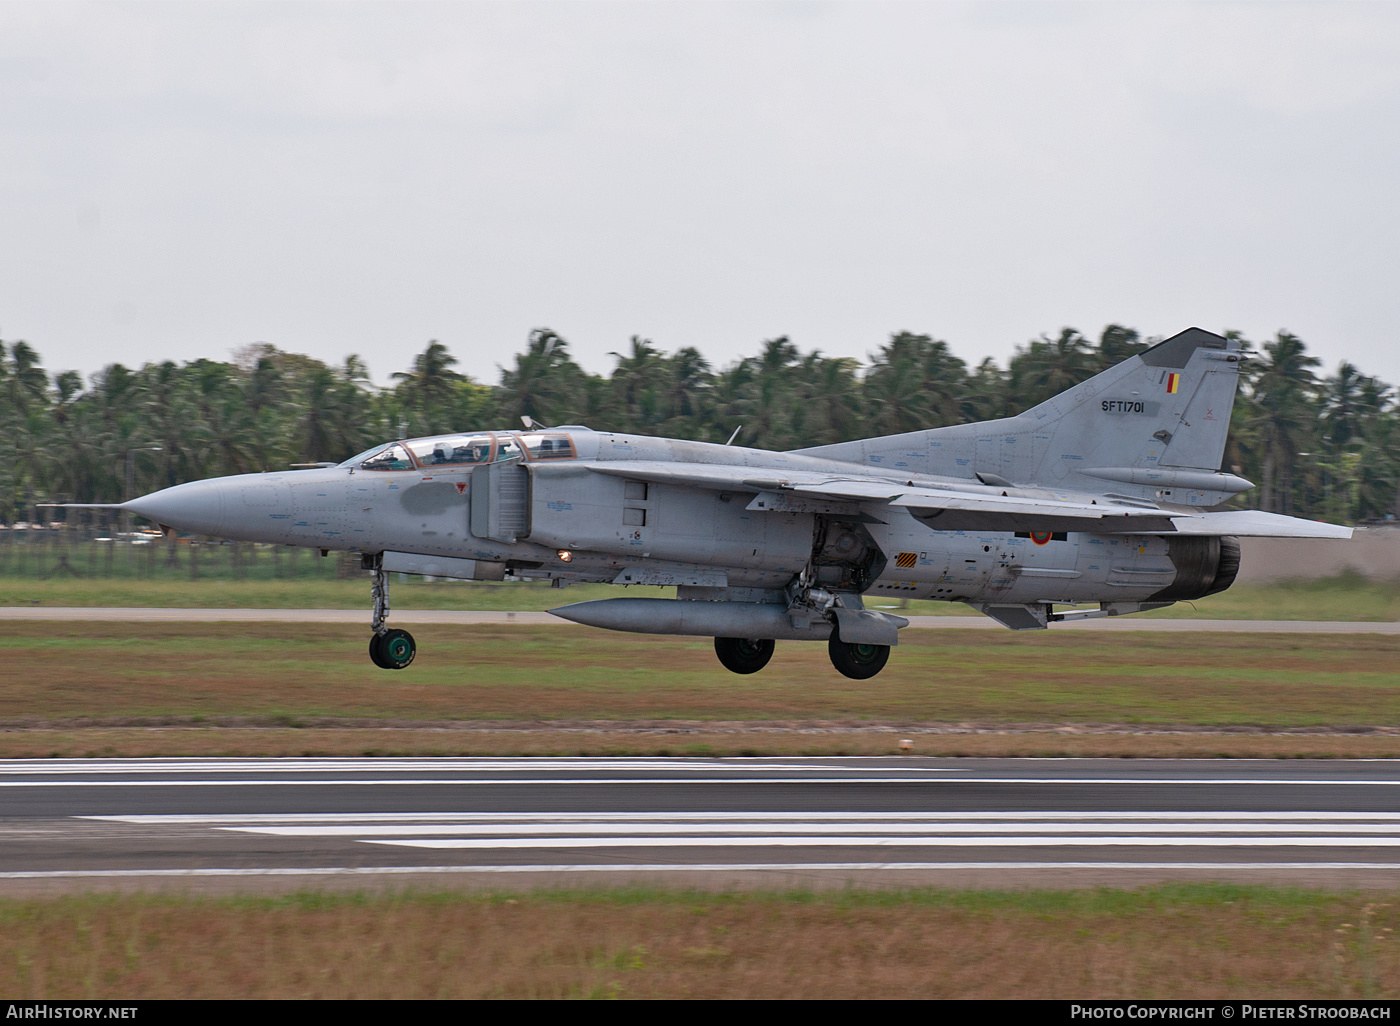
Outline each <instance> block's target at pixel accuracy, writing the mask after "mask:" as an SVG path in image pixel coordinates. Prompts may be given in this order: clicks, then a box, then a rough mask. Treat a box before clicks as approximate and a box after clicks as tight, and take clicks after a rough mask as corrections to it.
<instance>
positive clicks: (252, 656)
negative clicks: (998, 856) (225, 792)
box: [0, 622, 1400, 727]
mask: <svg viewBox="0 0 1400 1026" xmlns="http://www.w3.org/2000/svg"><path fill="white" fill-rule="evenodd" d="M367 634H368V632H367V630H366V629H362V628H356V627H352V626H343V625H330V624H318V625H315V626H314V627H313V628H295V627H289V626H287V625H273V626H267V625H257V624H181V623H171V624H124V623H88V624H71V623H65V624H51V623H44V622H34V623H25V624H11V625H9V626H8V627H7V629H6V631H5V633H4V636H3V637H2V638H0V721H9V722H34V721H69V722H71V721H73V720H75V719H78V720H80V719H95V720H101V721H104V722H107V723H113V722H120V721H123V720H124V719H127V718H132V717H136V718H145V719H152V718H154V719H157V720H159V719H160V718H162V717H175V718H181V717H186V718H187V717H194V716H205V717H221V716H224V717H227V716H233V717H247V716H253V717H263V718H267V719H270V720H271V721H272V722H291V721H297V722H304V721H308V720H328V721H330V722H333V723H345V722H349V721H350V720H354V719H367V720H386V719H387V720H395V721H411V722H423V721H434V720H485V721H490V720H507V721H516V722H519V721H527V722H539V723H542V724H544V723H549V722H551V721H566V720H568V721H595V720H597V721H610V722H621V721H636V720H642V721H661V720H693V721H767V722H772V721H793V720H806V721H813V720H823V721H838V722H847V723H854V724H859V723H862V722H865V721H867V720H873V721H875V722H950V721H951V722H975V723H992V724H997V723H1003V724H1004V723H1040V724H1094V723H1100V724H1101V723H1118V724H1143V725H1159V726H1160V725H1175V724H1189V725H1197V726H1251V727H1253V726H1285V727H1309V726H1345V725H1364V726H1376V727H1379V726H1388V725H1391V724H1394V723H1397V722H1400V671H1397V666H1400V638H1395V637H1389V636H1385V635H1354V636H1352V635H1336V636H1333V635H1300V636H1287V635H1250V634H1209V633H1201V634H1195V635H1191V636H1189V637H1184V636H1182V635H1178V634H1137V633H1133V634H1118V633H1112V634H1108V633H1103V634H1090V633H1078V632H1074V633H1071V632H1063V633H1056V632H1053V631H1051V632H1044V633H1035V634H1019V633H1014V632H1011V631H1005V632H1002V631H997V632H987V631H959V630H947V631H910V632H907V633H906V634H905V635H903V642H902V644H901V645H900V646H899V647H898V648H897V649H896V650H895V652H894V653H893V655H892V657H891V659H890V664H889V666H888V667H887V668H886V669H885V670H884V672H882V673H881V674H880V675H879V676H878V677H876V678H874V679H872V680H869V681H864V682H861V683H860V684H859V685H858V686H857V685H854V684H852V682H851V681H849V680H847V679H846V678H844V677H841V676H840V675H838V674H837V673H836V672H835V671H834V670H833V669H832V668H831V666H830V665H829V663H828V661H827V654H826V646H825V645H821V644H802V643H798V642H792V643H782V644H780V645H779V646H778V650H777V654H776V655H775V656H774V659H773V661H772V663H770V664H769V666H768V667H767V668H765V669H764V671H763V672H762V673H759V674H755V675H753V676H736V675H733V674H729V673H726V672H725V671H723V670H722V669H721V668H720V667H719V665H718V663H717V662H716V660H715V656H714V651H713V647H712V645H711V643H710V641H709V640H708V639H703V638H668V637H656V636H649V635H641V636H638V635H628V634H618V633H614V632H608V631H599V630H593V629H591V628H583V627H574V626H534V627H529V626H504V625H502V626H473V627H461V626H448V625H439V626H431V627H430V626H423V627H421V628H415V634H416V636H417V638H418V642H419V655H418V658H417V660H416V661H415V662H414V664H413V665H412V666H411V667H409V669H407V670H405V671H403V672H397V673H386V672H385V671H382V670H378V669H376V668H375V667H373V666H372V665H371V664H370V662H369V660H368V657H367V655H366V651H365V649H366V644H367V641H366V639H367ZM323 725H330V724H329V723H326V724H323Z"/></svg>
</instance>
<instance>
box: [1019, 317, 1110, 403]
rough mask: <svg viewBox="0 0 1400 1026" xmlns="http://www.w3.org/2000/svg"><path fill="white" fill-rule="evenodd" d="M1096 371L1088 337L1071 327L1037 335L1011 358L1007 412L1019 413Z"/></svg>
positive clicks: (1097, 363)
mask: <svg viewBox="0 0 1400 1026" xmlns="http://www.w3.org/2000/svg"><path fill="white" fill-rule="evenodd" d="M1098 372H1099V361H1098V358H1097V355H1096V354H1095V353H1094V350H1093V349H1092V347H1091V346H1090V345H1089V340H1088V339H1086V338H1085V337H1084V336H1083V335H1081V334H1079V332H1077V331H1075V330H1074V329H1073V328H1061V329H1060V334H1059V335H1058V336H1057V337H1056V338H1053V339H1052V338H1048V337H1046V336H1045V335H1041V336H1040V338H1038V339H1033V340H1032V341H1031V342H1030V344H1029V345H1028V346H1027V347H1026V348H1025V349H1019V348H1018V349H1017V350H1016V352H1015V354H1014V355H1013V356H1012V357H1011V367H1010V379H1011V380H1010V395H1011V401H1012V406H1013V407H1017V408H1013V409H1010V410H1008V412H1009V413H1013V414H1014V413H1020V412H1021V411H1022V410H1028V409H1030V408H1031V407H1033V406H1037V405H1039V404H1040V403H1043V402H1045V400H1047V399H1049V398H1051V397H1053V396H1056V395H1059V394H1060V393H1061V392H1063V391H1065V389H1068V388H1073V387H1074V386H1075V385H1077V384H1079V383H1080V382H1081V381H1087V380H1089V379H1090V378H1092V377H1093V376H1094V375H1095V374H1097V373H1098Z"/></svg>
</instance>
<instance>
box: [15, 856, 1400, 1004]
mask: <svg viewBox="0 0 1400 1026" xmlns="http://www.w3.org/2000/svg"><path fill="white" fill-rule="evenodd" d="M1396 905H1397V897H1396V896H1393V895H1389V894H1377V893H1370V894H1360V893H1345V892H1336V891H1325V890H1307V889H1296V888H1281V887H1262V886H1239V885H1229V884H1164V885H1159V886H1153V887H1145V888H1139V889H1134V890H1123V889H1111V888H1097V889H1076V890H1029V891H991V890H944V889H933V888H918V889H903V890H855V889H852V890H846V891H813V892H801V891H794V892H783V893H761V892H730V893H718V894H716V893H710V892H702V891H684V890H666V889H664V888H624V889H597V890H586V891H521V892H518V893H503V892H497V893H486V894H482V893H475V894H473V893H464V892H452V891H440V892H415V891H406V892H397V893H378V894H370V893H355V894H335V893H329V892H318V891H305V892H299V893H295V894H292V895H287V896H282V897H236V898H209V897H203V898H201V897H181V896H169V895H152V894H127V895H111V894H109V895H82V896H72V897H62V898H41V899H5V900H0V991H3V992H4V993H7V994H10V995H12V996H14V997H16V998H20V999H26V1000H33V999H49V998H58V997H62V998H98V997H101V998H113V999H141V998H148V999H158V998H570V997H573V998H677V997H693V998H722V997H727V998H862V997H863V998H872V997H882V998H999V997H1001V998H1060V999H1065V998H1079V999H1091V998H1096V999H1111V998H1138V999H1152V998H1230V997H1249V998H1254V999H1283V998H1292V999H1303V998H1308V999H1326V998H1380V999H1394V998H1396V997H1400V951H1397V950H1396V944H1397V942H1396V941H1395V939H1394V936H1395V933H1394V931H1395V929H1396V928H1397V926H1398V925H1400V922H1398V921H1400V915H1398V914H1397V907H1396Z"/></svg>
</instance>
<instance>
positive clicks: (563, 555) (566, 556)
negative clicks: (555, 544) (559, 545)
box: [555, 549, 574, 563]
mask: <svg viewBox="0 0 1400 1026" xmlns="http://www.w3.org/2000/svg"><path fill="white" fill-rule="evenodd" d="M555 555H556V556H558V557H559V562H561V563H572V562H573V561H574V554H573V553H572V552H570V551H569V550H568V549H560V550H559V551H558V552H556V553H555Z"/></svg>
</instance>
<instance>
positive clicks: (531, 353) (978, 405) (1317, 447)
mask: <svg viewBox="0 0 1400 1026" xmlns="http://www.w3.org/2000/svg"><path fill="white" fill-rule="evenodd" d="M1231 334H1232V335H1233V337H1236V338H1239V339H1240V340H1241V341H1242V342H1243V343H1244V344H1245V346H1246V351H1247V355H1248V359H1246V361H1245V362H1244V364H1243V370H1242V374H1241V378H1242V381H1241V388H1240V393H1239V395H1238V397H1237V399H1236V402H1235V407H1234V414H1233V417H1232V422H1231V431H1230V440H1229V444H1228V447H1227V449H1226V454H1225V461H1224V469H1226V470H1231V471H1234V472H1236V473H1239V474H1242V475H1243V476H1245V477H1247V478H1249V479H1250V480H1252V481H1253V482H1255V484H1256V485H1257V486H1258V487H1257V488H1256V489H1255V490H1254V491H1253V492H1249V493H1246V494H1245V495H1243V496H1240V497H1238V498H1237V499H1236V500H1235V503H1236V504H1240V505H1247V506H1249V507H1252V508H1262V509H1267V510H1272V511H1274V512H1279V513H1287V514H1291V515H1295V516H1309V517H1318V518H1326V519H1329V520H1335V521H1339V522H1348V523H1351V522H1358V521H1367V520H1375V519H1380V518H1386V517H1390V516H1393V515H1394V514H1395V513H1396V511H1397V499H1398V498H1400V496H1398V495H1397V490H1398V489H1400V408H1397V404H1396V393H1395V390H1394V389H1393V388H1392V387H1391V386H1390V385H1388V384H1386V383H1385V382H1383V381H1381V380H1379V379H1378V378H1375V377H1371V376H1368V375H1365V374H1362V373H1361V372H1360V371H1359V370H1358V369H1357V368H1356V367H1355V366H1353V365H1352V364H1350V363H1347V362H1343V363H1342V364H1341V365H1340V366H1339V367H1338V368H1337V370H1336V372H1335V373H1334V374H1331V375H1323V374H1322V373H1321V371H1320V367H1321V362H1320V361H1319V360H1318V359H1317V358H1316V357H1314V356H1311V355H1309V354H1308V352H1307V347H1306V345H1305V344H1304V343H1303V341H1302V340H1301V339H1299V338H1297V337H1296V336H1294V335H1291V334H1289V333H1287V332H1283V331H1280V332H1279V333H1277V335H1276V336H1275V337H1274V338H1272V339H1268V340H1264V341H1262V342H1259V343H1257V344H1255V343H1251V342H1249V340H1246V339H1243V338H1242V336H1240V335H1239V333H1231ZM1156 341H1157V339H1155V338H1143V337H1141V336H1140V335H1139V333H1138V332H1137V331H1135V330H1133V329H1131V328H1126V327H1123V326H1122V325H1117V324H1111V325H1109V326H1107V327H1106V328H1104V329H1103V331H1102V332H1101V333H1100V334H1099V337H1098V339H1097V341H1095V340H1093V339H1091V338H1089V337H1086V336H1085V335H1083V334H1081V333H1080V332H1078V331H1076V330H1074V329H1072V328H1065V329H1063V330H1061V331H1060V332H1059V333H1058V334H1054V335H1042V336H1040V337H1039V338H1036V339H1033V340H1031V341H1030V342H1028V343H1027V344H1025V345H1024V346H1019V347H1017V348H1016V349H1015V351H1014V353H1013V355H1012V357H1011V359H1010V361H1009V363H1008V365H1007V366H1006V367H1005V368H1002V367H1000V366H999V365H998V364H997V363H996V362H995V361H993V360H992V359H991V358H987V359H984V360H983V361H982V362H981V363H979V364H977V366H975V367H969V366H968V364H966V363H965V362H964V361H963V360H961V359H959V358H958V357H956V356H954V355H953V353H952V352H951V350H950V349H949V347H948V344H947V343H946V342H944V341H942V340H940V339H936V338H934V337H933V336H931V335H922V334H915V333H912V332H907V331H902V332H898V333H896V334H893V335H891V336H890V337H889V340H888V341H887V342H885V344H883V345H881V346H880V347H879V348H878V349H877V350H876V351H875V352H873V353H871V354H869V360H868V362H867V363H866V364H862V363H861V362H860V361H858V360H854V359H851V358H847V357H830V356H825V355H823V354H822V353H821V352H818V351H812V352H803V351H802V350H801V349H800V348H799V347H798V346H797V345H796V344H795V343H793V342H792V341H791V340H790V339H789V338H787V337H786V336H781V337H778V338H773V339H768V340H767V341H764V342H763V343H762V344H761V345H760V346H759V350H758V352H757V353H756V354H755V355H753V356H747V357H744V358H742V359H739V360H736V361H734V362H732V363H730V364H729V365H727V366H724V367H719V368H716V367H715V366H713V365H711V363H710V362H709V361H708V360H706V359H705V357H704V355H703V354H702V353H700V351H699V350H697V349H695V348H692V347H685V348H682V349H678V350H676V351H675V352H670V353H668V352H665V351H663V350H662V349H660V348H659V347H658V346H656V345H655V344H654V343H653V342H652V341H651V340H649V339H645V338H641V337H639V336H633V337H632V338H631V340H630V342H629V343H628V345H627V347H626V348H625V350H624V351H622V352H619V353H614V354H612V355H613V357H614V358H615V359H616V361H617V362H616V366H615V367H614V368H613V370H612V372H611V374H608V375H600V374H590V373H588V372H586V371H585V370H584V369H583V368H581V367H580V366H579V365H578V364H577V363H576V362H575V361H574V360H573V358H572V356H571V355H570V351H569V344H568V342H567V341H566V340H565V339H564V338H562V337H560V336H559V335H558V334H556V333H555V332H553V331H550V330H548V329H538V330H535V331H533V332H531V333H530V336H529V338H528V340H527V342H526V345H525V347H524V349H523V350H521V351H519V352H517V353H515V354H514V355H513V358H512V360H511V362H510V363H509V365H508V366H503V367H501V368H499V369H500V375H499V381H498V382H497V383H496V384H486V383H483V382H479V381H474V380H472V379H471V378H470V377H469V376H467V375H466V374H464V373H462V372H461V371H460V370H459V369H457V368H458V367H459V366H460V364H459V362H458V360H457V358H456V357H454V356H453V355H452V353H451V352H450V351H449V349H448V348H447V347H446V346H444V345H442V344H441V343H439V342H429V343H428V344H427V346H426V348H425V349H424V350H423V351H422V352H421V353H419V354H418V355H417V356H415V357H414V359H413V363H412V366H411V367H409V368H408V369H406V370H403V371H399V372H397V373H394V374H393V375H392V376H391V379H390V380H391V381H392V384H391V385H389V386H388V387H383V388H379V387H375V386H374V385H373V384H372V383H371V382H370V379H369V374H368V370H367V368H366V366H365V363H364V361H363V360H362V359H361V358H360V357H358V356H349V357H347V358H346V360H345V362H344V363H343V364H341V365H339V366H331V365H329V364H326V363H323V362H321V361H320V360H315V359H312V358H310V357H308V356H302V355H298V354H295V353H288V352H283V351H281V350H279V349H277V348H275V347H273V346H271V345H267V344H261V343H260V344H256V345H251V346H248V347H246V348H244V349H242V350H239V351H238V352H236V353H235V354H233V359H231V360H228V361H217V360H210V359H205V358H201V359H196V360H192V361H189V362H185V363H182V364H177V363H175V362H173V361H165V362H162V363H148V364H145V365H144V366H142V367H139V368H130V367H127V366H125V365H123V364H121V363H113V364H110V365H109V366H107V367H106V368H104V369H103V370H102V371H101V372H100V373H98V374H95V375H93V376H92V378H91V379H90V380H89V381H86V382H85V381H84V380H83V377H82V375H80V374H79V373H78V372H76V371H61V372H57V373H50V372H49V371H47V370H45V368H44V367H43V361H42V359H41V356H40V354H39V352H38V351H37V350H36V349H35V348H34V347H33V346H31V345H30V344H28V343H27V342H23V341H14V342H4V341H0V430H3V432H4V434H5V437H7V438H9V439H10V440H11V441H12V443H13V446H14V452H13V454H12V457H11V459H10V460H8V461H5V462H4V465H3V466H0V520H3V521H4V522H5V523H13V522H15V521H17V520H29V519H34V518H36V517H37V514H36V512H35V506H36V504H37V503H40V502H45V501H72V502H111V501H120V500H121V499H123V498H125V497H129V496H130V495H135V494H142V493H145V492H148V491H152V490H154V489H156V488H163V487H167V486H170V485H174V484H179V483H181V482H183V481H191V480H196V479H199V478H204V477H213V476H217V475H224V474H242V473H254V472H259V471H270V470H283V469H286V468H287V467H288V466H289V465H291V464H295V463H317V462H325V461H339V460H342V459H345V458H348V457H349V456H351V455H353V454H355V453H356V452H359V451H361V450H363V449H365V448H368V447H369V446H372V445H374V444H375V443H377V442H381V441H387V440H390V439H393V438H402V437H412V436H417V435H429V434H439V433H446V432H454V431H464V430H471V429H480V428H491V427H496V428H501V427H513V426H516V425H519V424H520V422H521V421H520V418H521V417H522V416H528V417H531V418H533V419H534V420H536V421H538V422H540V423H542V424H550V425H557V424H587V425H588V426H590V427H593V428H598V429H607V430H618V431H629V432H634V433H639V434H654V435H664V436H669V437H676V438H689V439H697V440H701V441H712V442H723V441H725V440H726V439H728V438H729V436H730V435H731V434H732V433H733V431H734V429H735V428H736V427H740V426H741V425H742V430H741V433H740V435H739V439H738V441H739V442H740V443H741V444H744V445H750V446H755V447H759V448H767V449H792V448H802V447H806V446H811V445H822V444H826V443H829V442H839V441H846V440H850V439H854V438H861V437H868V436H871V435H883V434H892V433H895V432H901V431H913V430H918V429H921V428H932V427H940V426H943V425H947V424H958V423H966V422H970V421H980V420H990V419H993V418H997V417H1007V416H1014V415H1015V414H1017V413H1020V412H1021V411H1023V410H1026V409H1029V408H1030V407H1032V406H1034V405H1035V404H1037V403H1039V402H1041V401H1043V400H1045V399H1048V398H1049V397H1051V396H1053V395H1055V394H1057V393H1059V392H1061V391H1063V390H1064V389H1066V388H1069V387H1070V386H1072V385H1075V384H1077V383H1079V382H1080V381H1083V380H1085V379H1086V378H1089V377H1091V376H1093V375H1094V374H1097V373H1098V372H1099V371H1101V370H1103V369H1104V368H1106V367H1109V366H1112V365H1113V364H1115V363H1118V362H1119V361H1121V360H1123V359H1126V358H1127V357H1129V356H1131V355H1133V354H1135V353H1138V352H1141V351H1142V350H1144V349H1146V348H1147V347H1148V346H1149V345H1151V344H1152V343H1154V342H1156Z"/></svg>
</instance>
